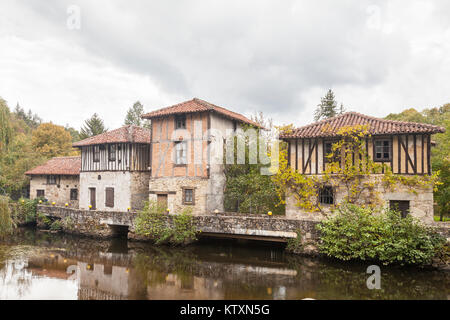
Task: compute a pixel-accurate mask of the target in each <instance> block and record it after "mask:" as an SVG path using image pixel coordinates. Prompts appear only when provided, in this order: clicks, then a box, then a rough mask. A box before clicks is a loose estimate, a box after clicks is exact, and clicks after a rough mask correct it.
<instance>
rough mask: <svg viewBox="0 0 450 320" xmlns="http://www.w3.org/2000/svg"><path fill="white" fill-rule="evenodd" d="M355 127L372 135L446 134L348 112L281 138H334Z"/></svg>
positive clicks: (422, 125) (425, 126)
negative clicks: (364, 129)
mask: <svg viewBox="0 0 450 320" xmlns="http://www.w3.org/2000/svg"><path fill="white" fill-rule="evenodd" d="M354 125H368V127H369V132H370V134H371V135H381V134H402V133H430V134H432V133H439V132H445V129H444V128H442V127H439V126H435V125H431V124H425V123H416V122H406V121H394V120H385V119H379V118H375V117H370V116H366V115H364V114H361V113H358V112H346V113H343V114H341V115H338V116H336V117H333V118H330V119H326V120H322V121H318V122H314V123H312V124H309V125H306V126H303V127H300V128H296V129H294V130H293V131H292V132H291V133H288V134H284V135H282V136H281V137H282V138H285V139H289V138H318V137H334V136H337V131H338V130H339V129H340V128H342V127H346V126H354Z"/></svg>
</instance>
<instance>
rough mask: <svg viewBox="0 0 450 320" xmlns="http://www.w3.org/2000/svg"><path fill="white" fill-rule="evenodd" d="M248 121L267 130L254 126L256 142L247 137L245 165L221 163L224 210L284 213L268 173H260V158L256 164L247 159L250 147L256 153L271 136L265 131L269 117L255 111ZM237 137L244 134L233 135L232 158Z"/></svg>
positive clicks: (269, 127) (270, 126)
mask: <svg viewBox="0 0 450 320" xmlns="http://www.w3.org/2000/svg"><path fill="white" fill-rule="evenodd" d="M252 120H253V121H255V122H256V123H258V124H259V125H261V126H262V127H264V128H266V129H267V130H260V129H257V131H258V135H257V136H258V137H259V138H258V140H257V141H250V139H247V141H246V143H245V149H246V150H245V164H237V163H234V164H226V165H225V166H224V171H225V177H226V183H225V194H224V207H225V210H226V211H234V212H244V213H256V214H259V213H267V212H268V211H271V212H273V213H274V214H284V205H283V204H282V205H279V201H278V195H277V189H276V186H275V184H274V183H273V181H272V178H271V176H269V175H262V174H261V168H262V167H263V164H261V163H260V161H259V162H258V163H256V164H250V161H249V157H250V150H257V153H258V154H259V148H263V147H264V148H265V146H266V142H267V141H268V140H270V139H271V138H273V137H272V136H271V134H270V133H269V132H270V131H271V130H270V129H272V120H271V119H268V120H266V119H264V115H263V114H262V113H259V114H256V115H255V116H254V117H252ZM250 128H253V127H248V128H244V130H247V129H250ZM253 129H254V128H253ZM237 139H244V137H239V136H236V137H235V143H234V146H235V159H236V152H237ZM254 144H256V146H255V145H254ZM235 162H237V161H235Z"/></svg>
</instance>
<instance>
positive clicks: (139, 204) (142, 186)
mask: <svg viewBox="0 0 450 320" xmlns="http://www.w3.org/2000/svg"><path fill="white" fill-rule="evenodd" d="M149 180H150V172H131V187H130V188H131V200H130V202H131V210H140V209H142V208H143V207H144V203H145V201H148V187H149V185H148V181H149Z"/></svg>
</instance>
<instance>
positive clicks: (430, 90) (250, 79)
mask: <svg viewBox="0 0 450 320" xmlns="http://www.w3.org/2000/svg"><path fill="white" fill-rule="evenodd" d="M71 5H75V7H74V6H71ZM78 10H79V12H80V15H79V17H80V19H79V20H78V19H77V17H78V15H77V12H78ZM328 88H331V89H333V91H334V92H335V94H336V99H337V100H338V101H339V102H342V103H343V104H344V106H345V108H346V109H347V110H352V111H358V112H362V113H365V114H369V115H374V116H380V117H382V116H385V115H387V114H388V113H390V112H400V111H402V110H403V109H405V108H407V107H414V108H417V109H419V110H422V109H424V108H427V107H434V106H440V105H442V104H444V103H448V102H450V1H448V0H441V1H430V0H426V1H404V0H399V1H377V0H372V1H365V0H363V1H361V0H358V1H356V0H355V1H345V0H341V1H336V0H329V1H325V0H324V1H320V0H319V1H317V0H315V1H286V0H283V1H264V0H257V1H242V0H239V1H230V0H224V1H212V0H204V1H195V0H186V1H180V0H177V1H167V0H165V1H143V0H142V1H130V0H127V1H100V0H95V1H77V0H70V1H61V0H45V1H44V0H41V1H36V0H30V1H21V0H1V2H0V97H2V98H4V99H5V100H7V101H8V104H9V106H10V107H11V108H14V107H15V105H16V103H17V102H19V104H20V105H21V106H22V107H24V108H25V109H30V108H31V109H32V111H33V112H36V113H38V114H39V115H40V116H41V117H42V118H43V119H44V120H45V121H53V122H54V123H58V124H61V125H65V124H67V123H68V124H70V125H71V126H73V127H75V128H79V127H80V126H81V124H82V122H83V120H84V119H86V118H88V117H90V116H91V115H92V114H93V113H94V112H97V113H98V114H99V115H100V116H101V117H102V118H103V119H104V120H105V123H106V125H107V126H108V127H109V128H110V129H113V128H116V127H119V126H121V125H122V124H123V121H124V117H125V113H126V110H127V109H128V108H129V107H130V106H131V105H132V104H133V103H134V102H135V101H136V100H140V101H141V102H142V104H143V105H144V108H145V110H146V111H147V112H148V111H151V110H154V109H157V108H161V107H165V106H168V105H172V104H175V103H178V102H181V101H185V100H189V99H191V98H192V97H198V98H202V99H205V100H207V101H209V102H211V103H214V104H218V105H221V106H223V107H226V108H229V109H231V110H233V111H237V112H240V113H243V114H245V115H247V116H250V115H251V114H253V113H254V112H255V111H263V112H264V114H265V115H266V116H268V117H271V118H273V119H274V121H275V123H277V124H281V123H294V124H295V125H303V124H306V123H308V122H311V121H312V118H313V111H314V109H315V107H316V105H317V104H318V103H319V102H320V98H321V97H322V96H324V95H325V93H326V91H327V90H328Z"/></svg>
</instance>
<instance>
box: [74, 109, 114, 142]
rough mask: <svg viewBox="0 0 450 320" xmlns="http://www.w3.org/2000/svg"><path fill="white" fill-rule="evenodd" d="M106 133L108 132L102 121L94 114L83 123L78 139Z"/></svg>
mask: <svg viewBox="0 0 450 320" xmlns="http://www.w3.org/2000/svg"><path fill="white" fill-rule="evenodd" d="M106 131H108V130H107V129H106V128H105V124H104V123H103V120H102V119H100V117H99V116H98V114H96V113H94V115H93V116H92V117H91V118H90V119H87V120H86V121H84V126H83V127H81V131H80V139H86V138H89V137H93V136H96V135H98V134H101V133H103V132H106Z"/></svg>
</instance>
